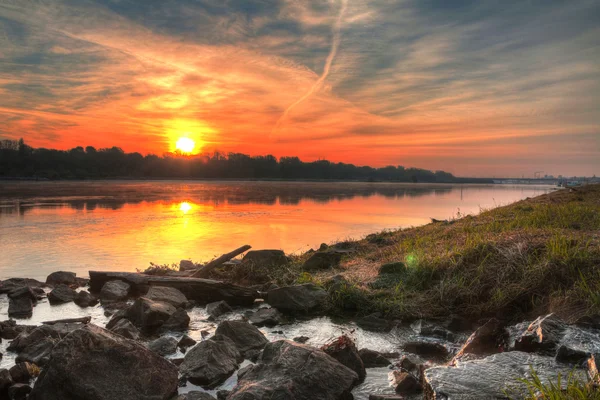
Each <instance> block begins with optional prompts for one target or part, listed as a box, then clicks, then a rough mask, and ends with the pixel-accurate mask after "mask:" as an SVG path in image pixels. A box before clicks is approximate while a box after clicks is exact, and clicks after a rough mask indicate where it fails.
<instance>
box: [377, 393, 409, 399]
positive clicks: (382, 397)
mask: <svg viewBox="0 0 600 400" xmlns="http://www.w3.org/2000/svg"><path fill="white" fill-rule="evenodd" d="M403 399H404V397H402V396H398V395H396V394H370V395H369V400H403Z"/></svg>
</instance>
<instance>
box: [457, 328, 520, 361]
mask: <svg viewBox="0 0 600 400" xmlns="http://www.w3.org/2000/svg"><path fill="white" fill-rule="evenodd" d="M508 337H509V333H508V331H507V330H506V329H505V328H504V326H502V324H501V323H500V321H498V320H497V319H495V318H492V319H490V320H489V321H488V322H486V323H485V324H484V325H482V326H481V327H480V328H479V329H477V330H476V331H475V332H473V334H472V335H471V336H469V338H468V339H467V341H466V342H465V344H464V345H463V346H462V347H461V349H460V350H459V351H458V353H457V354H456V356H455V357H454V361H453V363H454V362H456V360H459V359H460V358H462V357H464V355H465V354H474V355H477V356H488V355H490V354H494V353H501V352H503V351H505V349H506V347H507V345H508Z"/></svg>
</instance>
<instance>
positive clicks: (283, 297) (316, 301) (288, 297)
mask: <svg viewBox="0 0 600 400" xmlns="http://www.w3.org/2000/svg"><path fill="white" fill-rule="evenodd" d="M326 299H327V292H325V290H323V289H321V288H320V287H318V286H316V285H314V284H312V283H306V284H304V285H296V286H284V287H281V288H278V289H274V290H269V292H268V293H267V302H268V303H269V304H270V305H271V306H272V307H275V308H277V309H278V310H279V311H283V312H304V313H306V312H312V311H315V310H317V309H319V308H321V307H322V306H323V305H324V303H325V300H326Z"/></svg>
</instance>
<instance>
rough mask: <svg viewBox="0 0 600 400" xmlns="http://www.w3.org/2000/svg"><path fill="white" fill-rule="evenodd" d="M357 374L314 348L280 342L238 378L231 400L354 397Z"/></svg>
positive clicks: (322, 399)
mask: <svg viewBox="0 0 600 400" xmlns="http://www.w3.org/2000/svg"><path fill="white" fill-rule="evenodd" d="M357 381H358V376H357V375H356V373H355V372H354V371H352V370H351V369H349V368H348V367H345V366H344V365H342V364H340V363H339V362H338V361H337V360H335V359H334V358H332V357H330V356H328V355H327V354H325V353H324V352H323V351H321V350H318V349H315V348H313V347H310V346H307V345H303V344H298V343H294V342H290V341H287V340H279V341H276V342H272V343H269V344H267V345H266V347H265V349H264V351H263V354H262V357H261V359H260V362H259V364H257V365H253V366H250V368H248V369H247V370H245V371H244V373H243V374H239V375H238V384H237V385H236V386H235V388H234V389H233V390H232V392H231V394H230V395H229V397H228V400H243V399H244V400H245V399H253V400H270V399H296V400H309V399H311V400H333V399H348V398H351V397H350V396H351V395H350V391H351V390H352V388H353V387H354V385H355V383H356V382H357Z"/></svg>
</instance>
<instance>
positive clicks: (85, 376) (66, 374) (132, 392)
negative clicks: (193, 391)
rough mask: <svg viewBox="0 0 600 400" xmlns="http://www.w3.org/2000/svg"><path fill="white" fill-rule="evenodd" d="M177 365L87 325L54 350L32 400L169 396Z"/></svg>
mask: <svg viewBox="0 0 600 400" xmlns="http://www.w3.org/2000/svg"><path fill="white" fill-rule="evenodd" d="M177 382H178V373H177V367H176V366H175V365H173V364H172V363H170V362H169V361H167V360H165V359H164V358H162V357H160V356H158V355H156V354H155V353H153V352H151V351H149V350H148V349H146V348H145V347H144V346H142V345H140V344H138V343H136V342H134V341H132V340H129V339H125V338H124V337H122V336H119V335H115V334H114V333H112V332H109V331H107V330H105V329H102V328H100V327H97V326H95V325H91V324H88V325H86V326H85V327H83V328H81V329H78V330H76V331H74V332H72V333H70V334H69V335H68V336H66V337H65V338H64V339H62V340H61V341H60V343H59V344H58V345H57V346H56V347H55V348H54V350H53V351H52V357H51V359H50V362H49V363H48V365H46V367H45V368H44V369H43V370H42V373H41V375H40V377H39V378H38V379H37V380H36V382H35V386H34V387H33V391H32V392H31V394H30V397H29V400H64V399H86V400H115V399H128V400H168V399H170V398H171V397H172V396H173V395H175V394H176V393H177Z"/></svg>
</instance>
